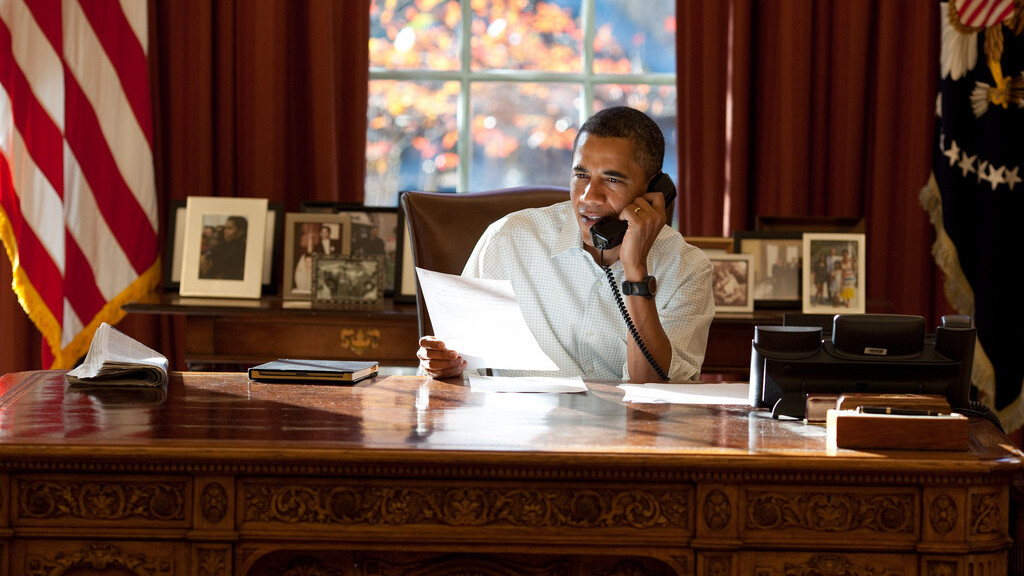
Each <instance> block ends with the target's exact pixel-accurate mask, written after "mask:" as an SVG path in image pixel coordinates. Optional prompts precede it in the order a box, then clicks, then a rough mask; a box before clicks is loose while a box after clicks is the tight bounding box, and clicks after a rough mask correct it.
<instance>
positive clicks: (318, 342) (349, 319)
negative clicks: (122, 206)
mask: <svg viewBox="0 0 1024 576" xmlns="http://www.w3.org/2000/svg"><path fill="white" fill-rule="evenodd" d="M300 305H301V303H289V302H284V301H282V300H281V299H280V298H273V297H265V298H261V299H259V300H251V301H245V300H241V301H239V300H227V299H208V298H181V297H179V296H178V295H177V294H163V295H160V296H154V297H151V298H150V299H148V300H144V301H139V302H132V303H130V304H127V305H125V306H124V310H125V311H126V312H129V313H131V314H179V315H184V316H185V332H186V334H185V361H186V363H187V364H188V365H189V366H190V367H197V368H200V369H201V368H203V367H205V366H207V365H224V364H234V365H238V366H252V365H254V364H259V363H261V362H266V361H267V360H273V359H274V358H284V357H290V358H339V359H343V360H366V359H370V358H372V359H376V360H379V361H380V362H381V363H382V364H385V365H390V366H415V365H416V348H417V341H418V339H419V332H418V328H417V325H416V305H415V304H405V303H394V302H392V301H388V302H387V303H386V306H385V308H384V309H383V310H379V311H351V310H330V309H311V308H309V307H308V303H306V307H305V308H303V307H300ZM782 314H783V312H782V311H780V310H766V311H756V312H754V313H750V314H721V315H719V316H717V317H715V319H714V321H713V322H712V323H711V329H710V331H709V334H708V347H707V356H706V358H705V359H704V368H703V372H704V374H706V375H709V376H710V377H711V378H712V379H714V378H715V376H716V375H724V376H725V378H726V379H730V380H743V379H746V378H747V377H748V376H747V375H748V373H749V372H750V342H751V340H752V339H753V337H754V326H755V325H758V324H761V325H779V324H782Z"/></svg>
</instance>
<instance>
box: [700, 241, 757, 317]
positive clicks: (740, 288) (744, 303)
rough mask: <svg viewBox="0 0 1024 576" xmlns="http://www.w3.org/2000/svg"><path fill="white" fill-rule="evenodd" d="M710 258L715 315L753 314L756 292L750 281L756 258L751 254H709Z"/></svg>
mask: <svg viewBox="0 0 1024 576" xmlns="http://www.w3.org/2000/svg"><path fill="white" fill-rule="evenodd" d="M708 258H710V259H711V265H712V267H713V268H714V273H713V275H712V278H713V279H714V280H713V284H712V286H713V292H714V295H715V313H716V314H717V313H720V312H721V313H728V312H752V311H753V310H754V290H753V286H752V284H751V283H750V279H751V276H752V274H753V268H754V257H753V256H752V255H750V254H709V255H708Z"/></svg>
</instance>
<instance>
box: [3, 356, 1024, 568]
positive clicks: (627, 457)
mask: <svg viewBox="0 0 1024 576" xmlns="http://www.w3.org/2000/svg"><path fill="white" fill-rule="evenodd" d="M589 388H590V390H589V391H588V392H587V393H585V394H564V395H549V394H532V395H514V394H480V393H473V392H471V391H470V389H469V387H468V385H467V384H464V383H463V382H461V381H437V380H430V379H426V378H419V377H396V376H392V377H388V378H378V379H374V380H370V381H365V382H361V383H359V384H357V385H355V386H310V385H305V386H304V385H280V384H273V385H271V384H260V383H256V382H250V381H249V380H248V379H247V378H246V377H245V376H244V375H242V374H218V373H191V372H190V373H175V374H174V375H173V377H172V381H171V383H170V385H169V387H168V389H167V390H160V391H154V390H124V389H121V390H109V389H73V388H67V387H66V386H65V385H64V382H63V373H61V372H49V371H42V372H30V373H21V374H9V375H7V376H4V377H3V378H2V379H0V562H2V564H0V567H2V572H3V573H4V574H33V575H36V574H38V575H43V574H45V575H63V574H68V575H71V574H94V573H100V574H103V573H107V574H119V575H123V574H136V575H143V574H158V575H197V576H198V575H204V576H212V575H218V576H220V575H223V576H227V575H229V574H239V575H240V574H252V575H257V574H281V575H289V576H299V575H305V576H309V575H320V574H324V575H327V574H332V575H333V574H353V575H355V574H366V575H371V574H374V575H390V574H482V575H495V576H497V575H506V574H525V575H534V574H537V575H542V574H543V575H577V574H579V575H582V574H608V575H621V576H639V575H700V576H715V575H729V576H735V575H757V576H776V575H778V576H791V575H796V574H800V575H802V574H820V575H836V576H838V575H864V576H867V575H872V576H877V575H922V576H940V575H942V576H944V575H958V576H971V575H975V574H985V575H989V574H1005V573H1006V572H1007V569H1008V562H1009V557H1010V556H1009V552H1010V551H1011V550H1012V547H1013V544H1014V543H1013V542H1012V541H1011V539H1010V536H1009V534H1010V531H1009V526H1010V523H1011V521H1014V519H1013V518H1011V517H1010V515H1011V512H1010V505H1009V500H1010V490H1011V486H1012V483H1013V482H1014V481H1015V480H1018V479H1019V478H1020V475H1021V471H1022V458H1021V454H1020V453H1019V452H1018V451H1017V450H1016V449H1015V448H1013V447H1012V445H1011V444H1010V442H1009V441H1008V440H1007V439H1006V437H1005V436H1004V435H1002V434H1001V433H999V432H998V430H996V428H995V427H994V426H992V425H991V424H990V423H988V422H985V421H978V422H973V423H972V441H971V449H970V450H969V451H967V452H963V453H949V452H931V453H925V452H888V453H884V452H875V453H871V452H857V451H850V450H839V451H832V452H830V451H828V450H827V449H826V447H825V434H824V429H823V428H821V427H819V426H814V425H807V424H804V423H803V422H796V421H780V420H773V419H771V418H770V417H767V416H766V415H765V414H764V413H761V412H756V411H751V410H749V409H747V408H744V407H718V406H679V405H652V404H628V403H624V402H623V401H622V392H621V390H619V389H618V388H616V387H615V386H614V385H612V384H608V383H590V384H589Z"/></svg>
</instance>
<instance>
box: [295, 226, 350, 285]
mask: <svg viewBox="0 0 1024 576" xmlns="http://www.w3.org/2000/svg"><path fill="white" fill-rule="evenodd" d="M351 253H352V229H351V223H350V219H349V216H348V214H327V213H307V212H289V213H287V214H285V217H284V278H283V280H282V287H281V297H282V298H283V299H285V300H312V298H313V279H314V278H313V273H314V270H313V259H314V258H315V257H316V255H317V254H322V255H326V256H349V255H350V254H351Z"/></svg>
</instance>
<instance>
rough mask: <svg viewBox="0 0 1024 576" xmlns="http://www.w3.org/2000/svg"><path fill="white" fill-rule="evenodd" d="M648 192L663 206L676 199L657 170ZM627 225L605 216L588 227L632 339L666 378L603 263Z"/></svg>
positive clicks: (667, 179) (668, 182)
mask: <svg viewBox="0 0 1024 576" xmlns="http://www.w3.org/2000/svg"><path fill="white" fill-rule="evenodd" d="M647 191H648V192H661V193H662V194H664V195H665V206H666V207H668V205H669V204H671V203H672V201H673V200H675V199H676V185H675V184H673V183H672V178H670V177H669V175H668V174H665V173H664V172H659V173H658V175H657V176H655V177H654V178H651V182H650V183H649V184H648V185H647ZM628 226H629V222H627V221H625V220H619V219H618V218H605V219H604V220H601V221H600V222H595V223H594V225H593V226H591V227H590V238H591V240H592V241H593V242H594V247H595V248H597V249H598V250H600V251H601V260H602V263H601V267H602V268H604V274H605V276H607V277H608V284H609V285H611V287H612V294H613V295H614V296H615V303H616V304H617V305H618V307H619V312H621V313H622V319H623V320H625V321H626V327H627V328H629V333H630V334H632V336H633V340H634V341H635V342H636V345H637V347H638V348H639V349H640V352H641V353H642V354H643V355H644V358H646V359H647V362H648V363H649V364H650V365H651V366H652V367H653V368H654V371H655V372H657V373H658V376H660V377H661V379H662V380H668V374H667V373H665V371H664V370H662V369H661V367H660V366H658V363H657V362H656V361H655V360H654V356H652V355H651V353H650V352H649V351H648V350H647V346H645V345H644V342H643V340H641V339H640V333H639V332H637V330H636V326H634V325H633V320H632V319H631V318H630V317H629V312H628V311H627V310H626V305H625V304H624V303H623V302H622V295H621V294H620V293H619V287H618V286H616V284H615V276H613V275H612V269H611V268H609V267H608V266H605V265H604V251H605V250H606V249H608V248H614V247H616V246H618V245H619V244H622V238H623V237H624V236H625V235H626V228H627V227H628Z"/></svg>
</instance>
